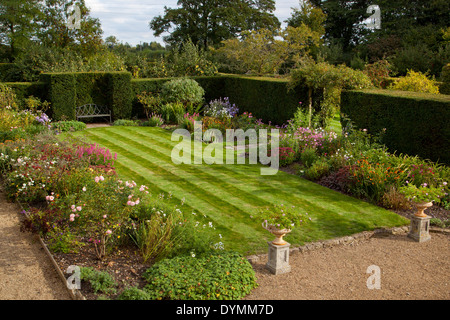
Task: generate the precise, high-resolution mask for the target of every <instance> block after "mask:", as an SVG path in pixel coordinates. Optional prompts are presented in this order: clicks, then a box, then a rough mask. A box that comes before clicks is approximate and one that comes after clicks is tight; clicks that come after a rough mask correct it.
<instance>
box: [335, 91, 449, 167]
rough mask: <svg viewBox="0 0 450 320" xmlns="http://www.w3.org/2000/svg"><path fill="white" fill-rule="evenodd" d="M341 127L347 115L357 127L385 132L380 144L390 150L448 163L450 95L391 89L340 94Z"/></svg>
mask: <svg viewBox="0 0 450 320" xmlns="http://www.w3.org/2000/svg"><path fill="white" fill-rule="evenodd" d="M341 114H343V115H345V116H344V117H341V123H342V127H343V128H345V127H346V126H347V124H348V122H347V121H346V118H349V119H350V120H351V121H352V122H353V124H354V125H355V126H356V127H357V128H360V129H366V130H367V132H369V133H372V134H376V133H379V132H382V131H383V129H384V130H385V133H384V135H383V137H382V141H381V142H382V143H383V144H385V145H386V146H387V148H388V150H389V151H390V152H391V153H394V152H396V153H397V154H399V153H406V154H408V155H411V156H415V155H418V156H419V157H421V158H423V159H430V160H431V161H435V162H436V161H439V162H441V163H444V164H448V163H450V154H449V152H448V145H449V144H450V122H449V121H448V119H449V118H450V97H449V96H447V95H432V94H426V93H416V92H406V91H393V90H380V89H374V90H359V91H344V92H343V93H342V103H341Z"/></svg>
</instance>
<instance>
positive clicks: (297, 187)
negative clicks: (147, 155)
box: [133, 129, 391, 225]
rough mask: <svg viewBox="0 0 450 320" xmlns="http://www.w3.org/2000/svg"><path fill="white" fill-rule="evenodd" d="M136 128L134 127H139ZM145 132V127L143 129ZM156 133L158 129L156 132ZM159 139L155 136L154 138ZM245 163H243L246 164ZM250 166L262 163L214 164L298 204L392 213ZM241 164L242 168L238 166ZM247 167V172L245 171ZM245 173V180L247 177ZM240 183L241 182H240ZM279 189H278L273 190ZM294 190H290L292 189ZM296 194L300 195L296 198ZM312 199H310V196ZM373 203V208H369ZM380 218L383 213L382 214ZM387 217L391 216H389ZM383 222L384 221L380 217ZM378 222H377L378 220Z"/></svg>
mask: <svg viewBox="0 0 450 320" xmlns="http://www.w3.org/2000/svg"><path fill="white" fill-rule="evenodd" d="M135 130H136V129H134V130H133V131H135ZM140 132H142V131H140ZM143 132H144V133H142V134H140V135H142V136H145V137H149V138H153V137H154V136H158V137H159V138H158V140H159V141H160V139H165V141H168V140H169V133H166V132H162V131H161V130H152V132H151V133H150V132H147V131H143ZM153 133H155V134H154V135H153ZM154 140H155V139H153V141H154ZM164 146H165V147H166V148H170V147H172V146H171V145H170V144H169V143H167V142H166V143H164ZM242 167H243V166H242ZM249 167H252V168H250V169H253V170H255V169H256V170H259V168H260V167H259V166H249V165H246V166H245V170H239V169H240V167H238V166H237V165H235V166H232V165H228V166H227V167H226V168H225V166H220V165H219V166H214V168H215V169H216V172H217V170H220V171H222V172H226V174H227V177H228V178H231V176H230V173H231V172H233V173H236V174H237V175H234V176H233V178H237V179H239V180H240V181H245V185H246V187H247V188H248V187H249V183H252V184H254V185H259V186H261V184H266V185H270V186H273V187H276V188H272V190H271V192H270V193H273V192H276V190H280V189H282V190H286V191H287V192H286V193H284V197H283V200H289V201H290V202H291V203H294V204H296V205H299V204H302V205H305V204H306V203H305V202H309V203H310V204H311V203H319V204H323V205H320V206H319V207H320V208H322V210H325V211H327V212H338V213H342V212H345V214H346V216H349V215H350V216H356V215H365V216H366V218H367V219H368V221H370V220H371V219H372V218H373V216H374V215H367V214H366V212H367V211H372V210H377V211H379V213H380V215H381V217H387V216H388V215H391V213H390V212H388V211H387V210H385V209H382V208H379V207H375V206H373V205H371V204H368V203H365V202H362V201H360V200H358V199H355V198H352V197H350V196H347V195H342V194H340V193H339V192H337V191H334V190H330V189H327V188H325V187H323V186H320V185H318V184H316V183H313V182H310V181H307V180H305V179H302V178H300V177H293V176H291V175H289V174H287V173H285V172H279V173H278V174H277V175H275V176H260V175H259V174H258V173H257V172H254V174H253V175H251V176H252V177H253V178H255V177H257V178H256V180H252V179H248V178H249V174H248V172H249ZM238 168H239V169H238ZM243 171H245V172H243ZM244 177H245V180H244V179H243V178H244ZM236 185H238V184H236ZM273 189H276V190H273ZM289 191H290V192H289ZM297 195H299V196H297ZM330 197H331V198H332V199H335V200H336V201H330ZM342 197H344V198H346V201H339V200H338V199H341V198H342ZM293 198H296V200H297V201H296V200H294V199H293ZM308 198H309V199H310V200H307V199H308ZM369 207H370V208H369ZM378 218H379V217H378ZM386 220H389V218H387V219H386ZM380 222H381V223H383V222H382V221H380ZM374 225H375V224H374Z"/></svg>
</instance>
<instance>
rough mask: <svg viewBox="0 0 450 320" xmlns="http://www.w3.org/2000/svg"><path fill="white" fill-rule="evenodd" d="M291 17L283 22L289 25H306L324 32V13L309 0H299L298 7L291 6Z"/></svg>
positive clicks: (320, 32) (321, 32) (313, 29)
mask: <svg viewBox="0 0 450 320" xmlns="http://www.w3.org/2000/svg"><path fill="white" fill-rule="evenodd" d="M292 10H293V12H292V13H291V17H290V18H288V19H287V20H286V21H285V22H286V23H287V25H288V26H290V27H300V26H301V25H302V24H305V25H306V26H308V27H309V28H310V29H311V30H312V31H316V32H318V33H319V34H325V20H326V14H325V13H324V12H323V11H322V9H320V8H319V7H316V6H314V5H313V4H312V3H311V2H310V1H309V0H301V1H300V9H297V8H292Z"/></svg>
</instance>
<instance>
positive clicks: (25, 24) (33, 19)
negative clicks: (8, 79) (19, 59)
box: [0, 0, 42, 61]
mask: <svg viewBox="0 0 450 320" xmlns="http://www.w3.org/2000/svg"><path fill="white" fill-rule="evenodd" d="M40 9H41V6H40V1H39V0H2V1H1V2H0V43H1V44H2V45H5V46H7V47H9V53H8V57H9V59H10V60H11V61H12V60H13V58H14V57H15V56H16V55H17V52H18V50H19V48H20V47H23V46H26V43H27V42H28V41H30V39H31V37H32V36H33V35H34V34H35V33H36V30H38V28H39V21H40V20H41V19H42V12H41V10H40Z"/></svg>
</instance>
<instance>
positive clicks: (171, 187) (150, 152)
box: [83, 127, 408, 254]
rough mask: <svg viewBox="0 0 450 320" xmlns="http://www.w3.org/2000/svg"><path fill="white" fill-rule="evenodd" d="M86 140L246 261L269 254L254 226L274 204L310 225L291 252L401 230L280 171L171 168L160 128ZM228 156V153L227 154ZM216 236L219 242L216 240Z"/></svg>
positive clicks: (115, 130) (105, 132) (378, 212)
mask: <svg viewBox="0 0 450 320" xmlns="http://www.w3.org/2000/svg"><path fill="white" fill-rule="evenodd" d="M83 134H84V135H85V137H86V138H87V139H88V140H89V141H91V142H94V143H98V144H99V145H100V146H103V147H106V148H108V149H110V151H111V152H116V153H117V154H118V160H117V162H116V170H117V172H118V174H119V175H120V176H121V177H123V178H124V179H128V180H134V181H136V182H137V183H140V184H145V185H147V186H149V188H150V190H151V192H152V193H153V194H155V195H156V194H161V193H164V194H166V197H167V195H168V194H170V195H171V198H170V200H169V201H171V202H172V203H173V204H177V205H180V203H181V202H182V200H183V202H184V204H183V206H182V207H181V208H182V211H183V212H184V213H185V214H192V212H194V213H195V214H196V217H198V219H199V220H200V221H201V223H202V224H208V222H212V223H213V225H214V226H215V227H216V229H215V230H213V229H209V230H210V232H212V233H214V236H215V237H216V239H217V241H222V242H223V243H224V246H225V248H226V249H232V250H237V251H239V252H241V253H244V254H250V253H255V252H260V251H265V250H266V249H267V243H266V241H267V240H271V239H272V237H273V236H271V235H270V234H269V233H268V232H267V231H265V230H264V229H262V227H261V224H260V222H257V221H255V220H254V219H252V218H251V215H252V213H254V212H255V211H256V210H258V208H262V207H265V206H268V205H271V204H281V203H283V204H285V205H294V206H296V207H297V208H299V209H300V210H302V211H303V212H307V213H308V215H309V216H310V217H311V222H310V223H308V224H306V225H304V226H302V227H301V228H298V229H296V230H294V231H293V232H292V233H291V234H289V235H288V236H286V240H288V241H289V242H290V243H291V244H293V245H301V244H304V243H305V242H309V241H317V240H325V239H330V238H333V237H340V236H345V235H350V234H353V233H357V232H361V231H365V230H373V229H375V228H378V227H393V226H400V225H405V224H406V223H408V221H407V220H406V219H404V218H402V217H400V216H399V215H397V214H395V213H392V212H390V211H387V210H384V209H382V208H379V207H377V206H374V205H371V204H368V203H366V202H363V201H360V200H357V199H354V198H352V197H348V196H345V195H342V194H340V193H338V192H335V191H333V190H330V189H327V188H324V187H322V186H319V185H317V184H315V183H312V182H310V181H307V180H305V179H302V178H299V177H296V176H293V175H290V174H287V173H285V172H281V171H279V172H278V174H277V175H274V176H262V175H260V168H261V167H260V165H249V164H246V165H238V164H235V165H226V164H224V165H217V164H214V165H206V164H202V165H194V164H192V165H188V164H179V165H176V164H174V163H173V162H172V159H171V152H172V149H173V148H174V146H176V145H177V144H178V143H179V142H178V141H171V136H172V133H171V132H169V131H167V130H164V129H161V128H148V127H106V128H94V129H88V130H85V131H84V133H83ZM224 153H225V151H224ZM219 234H220V235H221V236H222V238H219Z"/></svg>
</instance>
